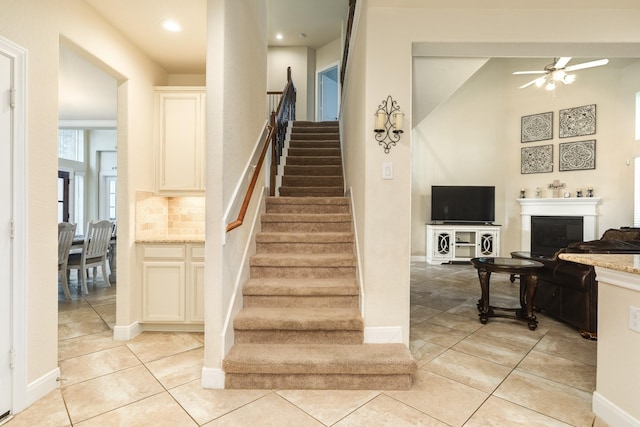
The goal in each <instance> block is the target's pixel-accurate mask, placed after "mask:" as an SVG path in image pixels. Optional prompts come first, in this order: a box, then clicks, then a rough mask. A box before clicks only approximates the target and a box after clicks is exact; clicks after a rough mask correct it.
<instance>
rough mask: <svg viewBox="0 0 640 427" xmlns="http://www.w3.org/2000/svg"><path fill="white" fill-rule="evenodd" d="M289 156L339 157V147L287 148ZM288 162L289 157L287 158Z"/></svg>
mask: <svg viewBox="0 0 640 427" xmlns="http://www.w3.org/2000/svg"><path fill="white" fill-rule="evenodd" d="M289 156H291V157H295V156H300V157H332V156H333V157H339V156H340V149H339V148H317V147H316V148H289ZM287 163H289V158H287Z"/></svg>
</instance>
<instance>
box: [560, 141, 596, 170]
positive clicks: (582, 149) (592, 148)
mask: <svg viewBox="0 0 640 427" xmlns="http://www.w3.org/2000/svg"><path fill="white" fill-rule="evenodd" d="M559 158H560V171H561V172H562V171H579V170H585V169H595V168H596V140H595V139H592V140H589V141H576V142H563V143H560V155H559Z"/></svg>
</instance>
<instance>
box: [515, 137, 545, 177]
mask: <svg viewBox="0 0 640 427" xmlns="http://www.w3.org/2000/svg"><path fill="white" fill-rule="evenodd" d="M520 156H521V157H520V173H522V174H527V173H547V172H553V144H549V145H540V146H538V147H523V148H521V149H520Z"/></svg>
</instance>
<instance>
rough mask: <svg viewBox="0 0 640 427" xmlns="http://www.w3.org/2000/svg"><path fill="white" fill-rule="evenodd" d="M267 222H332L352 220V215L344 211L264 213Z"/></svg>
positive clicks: (264, 219)
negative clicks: (326, 212)
mask: <svg viewBox="0 0 640 427" xmlns="http://www.w3.org/2000/svg"><path fill="white" fill-rule="evenodd" d="M266 222H312V223H330V222H351V216H350V215H349V214H343V213H330V214H282V213H265V214H264V215H262V223H266Z"/></svg>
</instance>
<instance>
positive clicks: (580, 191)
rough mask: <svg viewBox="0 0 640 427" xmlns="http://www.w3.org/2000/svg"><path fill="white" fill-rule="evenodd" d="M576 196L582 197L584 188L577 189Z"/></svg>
mask: <svg viewBox="0 0 640 427" xmlns="http://www.w3.org/2000/svg"><path fill="white" fill-rule="evenodd" d="M576 197H582V188H578V189H577V190H576Z"/></svg>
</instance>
